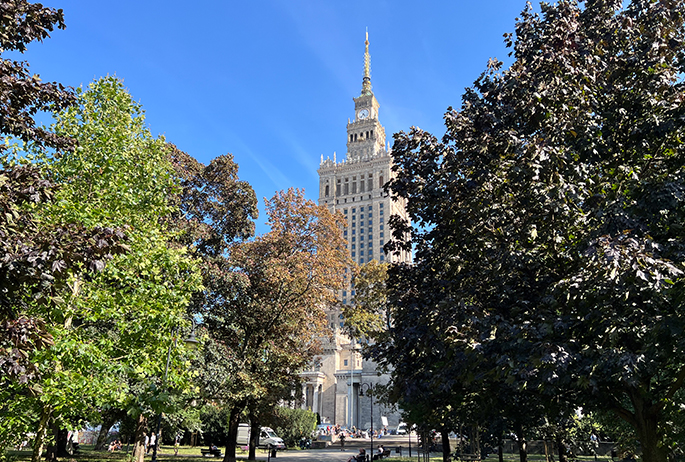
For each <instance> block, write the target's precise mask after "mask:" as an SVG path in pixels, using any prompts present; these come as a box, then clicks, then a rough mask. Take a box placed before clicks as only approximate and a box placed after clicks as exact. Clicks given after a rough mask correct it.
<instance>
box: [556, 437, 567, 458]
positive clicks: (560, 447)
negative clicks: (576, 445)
mask: <svg viewBox="0 0 685 462" xmlns="http://www.w3.org/2000/svg"><path fill="white" fill-rule="evenodd" d="M557 452H558V453H559V462H567V461H568V450H567V449H566V445H565V444H564V440H563V438H562V437H561V435H557Z"/></svg>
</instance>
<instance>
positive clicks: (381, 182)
mask: <svg viewBox="0 0 685 462" xmlns="http://www.w3.org/2000/svg"><path fill="white" fill-rule="evenodd" d="M384 184H385V183H384V182H383V175H381V176H379V177H378V187H379V188H382V187H383V185H384Z"/></svg>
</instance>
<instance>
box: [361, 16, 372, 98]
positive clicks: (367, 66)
mask: <svg viewBox="0 0 685 462" xmlns="http://www.w3.org/2000/svg"><path fill="white" fill-rule="evenodd" d="M364 45H365V47H366V48H365V51H364V78H363V79H362V95H372V94H373V92H372V91H371V55H369V31H368V30H367V31H366V40H365V41H364Z"/></svg>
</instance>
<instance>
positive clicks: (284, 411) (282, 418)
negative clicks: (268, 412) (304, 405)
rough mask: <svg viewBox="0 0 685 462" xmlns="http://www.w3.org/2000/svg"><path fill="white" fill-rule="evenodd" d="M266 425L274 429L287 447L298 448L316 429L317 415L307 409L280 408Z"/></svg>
mask: <svg viewBox="0 0 685 462" xmlns="http://www.w3.org/2000/svg"><path fill="white" fill-rule="evenodd" d="M264 425H268V426H269V427H271V428H273V429H274V431H275V432H276V434H277V435H278V436H280V437H281V438H283V441H284V442H285V444H286V446H288V447H289V448H293V447H296V446H297V445H298V444H299V442H300V440H301V439H302V438H309V437H311V435H312V432H313V431H314V430H315V429H316V413H314V412H312V411H308V410H306V409H291V408H287V407H278V408H276V409H275V410H274V413H273V415H272V416H271V417H269V418H267V419H265V422H264Z"/></svg>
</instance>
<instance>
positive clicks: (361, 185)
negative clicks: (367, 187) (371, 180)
mask: <svg viewBox="0 0 685 462" xmlns="http://www.w3.org/2000/svg"><path fill="white" fill-rule="evenodd" d="M359 192H360V193H363V192H364V180H361V181H360V182H359Z"/></svg>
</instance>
